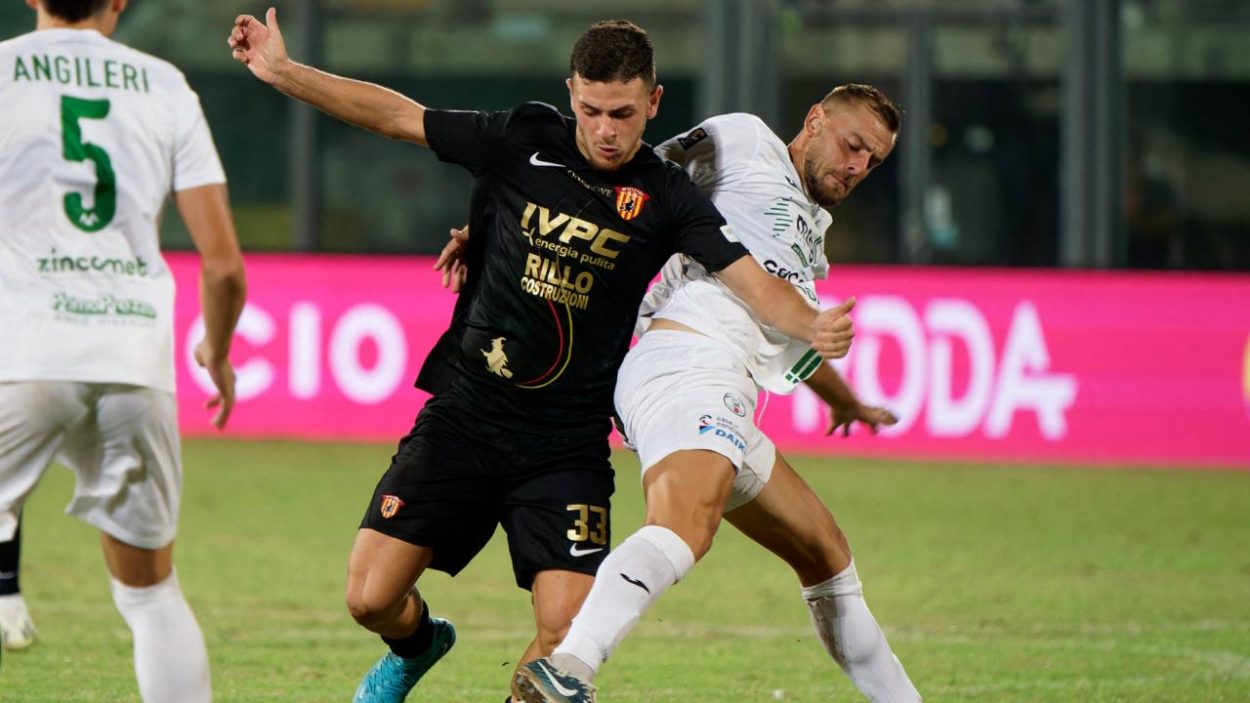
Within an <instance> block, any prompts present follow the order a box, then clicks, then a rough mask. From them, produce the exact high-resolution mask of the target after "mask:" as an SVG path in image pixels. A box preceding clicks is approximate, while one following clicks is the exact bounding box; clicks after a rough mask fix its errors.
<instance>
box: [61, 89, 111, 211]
mask: <svg viewBox="0 0 1250 703" xmlns="http://www.w3.org/2000/svg"><path fill="white" fill-rule="evenodd" d="M108 114H109V101H108V100H84V99H82V98H72V97H70V96H68V95H62V96H61V145H62V147H63V149H62V154H61V155H62V156H63V157H65V160H66V161H74V162H79V161H91V162H92V163H94V164H95V192H94V197H93V198H92V200H93V205H94V206H93V207H90V208H88V207H85V206H84V205H83V202H82V193H66V194H65V216H66V217H68V218H69V221H70V222H72V223H74V226H75V227H77V228H78V229H81V230H82V231H84V232H88V233H90V232H99V231H100V230H102V229H104V228H105V227H107V226H108V224H109V223H110V222H112V221H113V215H115V214H116V213H117V176H116V175H115V174H114V173H113V162H112V161H111V160H110V159H109V155H108V152H107V151H105V150H104V149H102V148H100V147H98V146H96V145H95V144H91V143H90V142H84V141H83V140H82V126H81V125H79V123H78V121H79V120H102V119H104V118H105V117H107V116H108Z"/></svg>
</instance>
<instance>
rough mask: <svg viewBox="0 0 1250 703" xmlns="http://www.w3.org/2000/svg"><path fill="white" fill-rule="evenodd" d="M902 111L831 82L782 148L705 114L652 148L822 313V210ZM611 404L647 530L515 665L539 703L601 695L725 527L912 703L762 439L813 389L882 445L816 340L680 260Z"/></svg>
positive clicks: (876, 152)
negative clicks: (768, 423)
mask: <svg viewBox="0 0 1250 703" xmlns="http://www.w3.org/2000/svg"><path fill="white" fill-rule="evenodd" d="M898 128H899V112H898V109H897V107H895V106H894V105H893V103H892V102H890V100H889V99H888V98H887V97H886V96H884V95H883V94H882V93H880V91H878V90H877V89H875V88H872V87H871V86H864V85H858V84H848V85H843V86H839V87H838V88H835V89H834V90H833V91H832V92H830V93H829V95H828V96H826V97H825V98H824V99H823V100H822V101H821V102H820V103H817V104H816V105H813V106H812V108H811V109H810V110H809V112H808V113H807V116H806V118H805V120H804V123H803V129H802V131H801V132H800V133H799V134H798V136H796V137H795V138H794V140H793V141H791V142H790V144H789V145H787V144H785V143H784V142H782V141H781V139H779V138H778V137H777V136H776V135H775V134H774V133H773V132H772V131H771V130H770V129H769V128H768V127H767V126H766V125H765V124H764V123H763V121H761V120H760V119H759V118H757V117H754V116H752V115H747V114H729V115H722V116H718V117H713V118H711V119H709V120H707V121H706V122H704V123H703V124H702V125H700V126H698V127H696V128H695V129H693V130H691V131H689V132H687V133H686V134H684V135H681V136H679V137H677V138H675V139H672V140H670V141H668V142H665V143H664V144H662V145H661V146H660V147H658V149H657V150H658V151H659V152H660V153H661V154H662V155H664V156H666V157H667V158H669V159H671V160H674V161H676V162H678V163H679V164H682V165H683V166H684V167H685V168H686V170H687V172H688V173H689V174H690V176H691V178H692V179H693V180H694V181H695V183H696V184H697V185H698V186H699V188H700V190H702V191H703V192H704V193H705V194H707V195H708V196H709V197H710V198H711V199H712V201H713V202H714V203H715V204H716V206H717V208H718V209H719V210H720V211H721V213H722V214H723V215H724V216H725V219H726V220H728V221H729V223H730V226H731V227H733V229H734V232H735V233H736V234H737V235H738V237H739V238H740V239H741V241H742V243H743V244H744V245H746V247H747V248H748V249H749V250H750V251H751V254H752V255H753V256H754V257H755V258H756V259H757V260H758V261H759V263H760V264H761V265H762V266H763V267H764V268H765V269H766V270H768V271H769V272H771V273H773V274H774V275H776V276H779V277H781V278H784V279H786V280H788V281H790V282H791V283H792V284H793V285H794V286H795V287H796V288H797V289H798V290H799V291H801V292H802V293H803V294H804V295H805V296H806V297H807V298H808V299H810V300H811V303H812V305H813V306H815V305H817V304H818V301H817V297H816V291H815V286H814V281H815V279H817V278H823V277H825V276H826V275H827V273H828V262H827V260H826V258H825V253H824V233H825V230H826V229H827V228H828V226H829V224H830V222H831V217H830V215H829V213H828V212H826V210H825V208H828V207H832V206H834V205H836V204H837V203H838V202H840V201H841V200H842V199H843V198H845V197H846V196H847V195H848V194H849V193H850V192H851V190H852V189H853V188H854V187H855V186H856V185H857V184H858V183H859V182H860V181H861V180H863V179H864V178H865V177H866V176H867V175H868V174H869V173H870V172H871V171H872V170H873V168H875V167H876V166H877V165H878V164H880V163H881V161H882V160H884V159H885V158H886V157H887V156H888V155H889V154H890V152H891V151H892V150H893V148H894V142H895V139H896V136H897V134H898ZM639 331H640V332H641V333H642V334H641V338H640V340H639V342H638V344H637V345H636V346H635V347H634V348H633V349H632V350H631V351H630V352H629V354H628V355H627V356H626V358H625V362H624V364H623V365H622V367H621V370H620V373H619V375H618V378H617V386H616V408H617V412H618V414H619V416H620V419H621V422H622V424H623V430H624V434H625V436H626V437H627V439H628V440H629V441H630V442H631V443H632V444H633V445H634V447H635V448H636V449H637V451H638V456H639V460H640V462H641V464H642V471H643V489H644V493H645V496H646V501H647V513H646V518H645V524H646V526H645V527H643V528H642V529H640V530H638V531H637V532H635V533H634V534H633V535H632V536H630V537H629V538H627V539H626V540H625V541H624V542H623V543H622V544H621V545H620V546H619V547H617V548H616V549H615V550H613V552H612V553H611V554H610V555H609V556H608V557H607V559H606V560H605V561H604V562H603V563H602V564H601V565H600V567H599V570H598V573H597V574H596V576H595V583H594V586H593V587H592V589H591V591H590V594H589V595H588V596H587V598H586V601H585V603H584V604H583V605H582V608H581V610H580V611H579V613H578V615H577V616H576V617H575V618H574V620H573V625H572V627H571V628H570V630H569V633H568V635H567V636H566V637H565V639H564V641H563V642H562V643H561V644H560V645H559V646H558V647H556V649H555V651H554V652H553V654H552V656H551V657H550V658H549V659H543V660H539V661H537V662H534V663H532V664H530V665H529V666H528V667H527V668H526V669H523V670H522V674H521V676H522V677H523V678H525V679H527V680H528V682H527V684H526V685H523V684H522V683H521V682H520V681H518V686H519V687H520V688H521V690H523V691H527V692H528V693H529V695H530V697H527V698H524V700H526V701H531V703H538V702H540V701H555V702H559V703H568V702H572V701H576V702H579V703H581V702H586V701H593V700H594V688H593V686H591V685H590V684H589V682H590V680H591V679H593V677H594V675H595V673H597V671H598V668H599V666H600V665H601V664H602V663H603V661H604V660H606V659H607V657H608V656H609V655H610V654H611V653H612V651H613V650H614V649H615V648H616V646H617V645H618V644H619V643H620V641H621V640H622V639H623V638H624V637H625V635H626V634H627V633H628V632H629V631H630V630H631V629H632V628H633V626H634V625H635V624H636V623H637V622H638V619H639V617H640V616H641V614H642V612H643V611H644V610H645V609H646V608H647V607H648V606H649V605H650V604H651V603H652V602H654V601H655V600H656V599H657V598H659V596H660V594H661V593H663V592H664V591H665V590H666V589H667V588H668V587H669V586H671V585H673V584H674V583H676V582H677V581H679V580H680V579H681V578H682V577H683V576H684V575H685V574H686V573H687V572H688V571H689V570H690V569H691V568H692V567H693V566H694V563H695V561H696V560H698V559H699V558H701V557H702V556H703V555H704V554H705V553H706V552H707V551H708V549H709V548H710V547H711V543H712V537H713V535H714V534H715V532H716V528H717V526H718V525H719V523H720V519H721V517H722V514H723V515H724V517H725V519H727V520H728V521H729V522H730V523H732V524H733V525H734V526H735V527H737V528H738V529H740V530H741V531H742V532H743V533H745V534H746V535H747V536H748V537H750V538H752V539H753V540H755V541H757V542H759V543H760V544H761V545H763V546H764V547H766V548H768V549H769V550H770V551H772V552H773V553H775V554H777V555H778V556H779V557H781V558H782V559H784V560H785V561H786V562H787V563H788V564H790V566H791V567H792V568H794V570H795V573H796V575H797V576H798V578H799V581H800V583H801V584H802V587H803V588H802V595H803V599H804V601H805V602H806V603H807V606H808V608H809V610H810V614H811V617H812V622H813V625H814V626H815V628H816V632H817V634H818V636H819V637H820V640H821V642H822V643H823V645H824V647H825V649H826V651H827V652H828V653H829V655H830V656H831V657H832V658H833V659H834V660H835V661H836V662H837V663H838V665H840V666H841V667H842V669H843V670H844V671H846V673H847V674H848V675H849V677H850V678H851V680H852V682H853V683H854V684H855V685H856V686H857V687H858V688H859V690H860V691H861V692H863V693H864V695H865V696H867V697H868V699H869V700H872V701H889V702H892V703H894V702H904V701H906V702H912V701H919V700H920V694H919V693H918V692H917V691H916V689H915V687H914V686H913V685H912V683H911V681H910V680H909V679H908V677H907V674H906V672H905V671H904V670H903V667H902V665H901V664H900V663H899V661H898V659H897V658H896V657H895V656H894V654H893V652H892V651H891V650H890V647H889V645H888V643H887V642H886V640H885V636H884V634H883V633H882V632H881V628H880V627H879V626H878V625H877V622H876V620H875V619H874V618H873V616H872V613H871V612H869V610H868V607H867V605H866V604H865V602H864V597H863V589H862V586H861V584H860V581H859V578H858V576H857V574H856V571H855V564H854V562H853V561H852V559H851V552H850V547H849V545H848V543H847V540H846V537H845V535H843V533H842V532H841V530H840V529H839V528H838V526H837V524H836V522H835V521H834V519H833V516H832V515H831V514H830V513H829V510H828V509H827V508H826V507H825V506H824V504H823V503H822V502H821V500H820V498H819V497H818V496H817V495H816V494H815V493H814V492H813V491H812V490H811V488H809V487H808V486H807V484H806V483H805V482H804V481H803V480H802V478H800V477H799V476H798V474H797V473H795V471H794V469H793V468H791V467H790V465H789V464H788V463H786V461H785V460H784V459H783V458H782V457H781V456H780V454H778V453H777V450H776V448H775V447H774V445H773V443H772V442H771V441H770V440H769V439H768V437H766V436H764V434H763V433H761V432H760V430H759V429H758V428H757V427H756V426H755V423H754V420H753V418H754V415H755V404H756V403H755V401H756V398H757V395H758V392H759V389H760V388H763V389H766V390H768V391H772V392H780V393H788V392H790V391H792V390H794V388H795V386H796V384H798V383H799V382H802V381H805V380H806V381H807V382H808V384H809V385H810V386H811V387H812V388H813V390H815V391H816V392H817V394H818V395H820V397H821V398H823V399H824V400H826V402H828V403H829V404H830V406H831V407H832V408H833V411H834V417H833V426H832V427H831V428H830V432H832V431H834V430H835V429H837V428H838V427H844V428H845V429H846V430H848V431H849V429H850V425H851V424H853V423H854V422H861V423H864V424H866V425H868V426H869V428H871V429H872V430H873V431H874V432H875V431H876V429H877V427H878V426H879V425H880V424H893V423H894V422H895V421H896V420H895V418H894V417H893V416H892V415H891V414H890V413H889V412H888V411H886V410H884V409H882V408H874V407H867V406H864V405H863V404H861V403H860V402H859V400H858V399H857V398H856V397H855V395H854V393H852V392H851V390H850V389H849V388H848V387H847V386H846V384H845V383H844V382H843V381H842V379H841V378H840V377H839V376H838V374H837V372H836V371H834V370H833V368H832V367H830V366H829V365H827V364H825V363H823V362H822V360H821V359H820V358H819V357H817V356H816V355H815V354H813V353H811V350H810V348H809V347H808V346H807V345H806V344H800V343H797V342H796V341H794V340H792V339H790V338H788V337H786V336H785V335H783V334H780V333H779V332H777V331H776V330H774V329H772V328H770V327H767V326H765V325H762V324H761V323H760V322H759V321H758V319H757V318H755V317H754V316H753V315H752V314H751V312H750V311H749V310H747V309H746V308H745V307H744V306H743V305H742V303H741V302H740V301H739V300H738V299H737V298H736V297H735V296H734V295H733V294H732V293H731V292H729V291H728V290H726V289H725V288H724V286H722V285H720V284H719V283H718V282H717V281H716V280H715V279H713V278H711V277H709V276H707V275H706V273H705V272H703V271H702V270H700V268H699V266H698V264H697V263H695V262H692V261H690V260H689V259H686V258H684V257H681V256H676V257H674V258H673V259H672V260H670V262H669V264H668V265H667V266H666V267H665V269H664V274H663V278H662V280H661V281H660V282H659V283H657V284H656V285H655V286H653V287H652V290H651V291H650V293H649V294H648V296H647V299H646V300H645V301H644V303H643V306H642V309H641V314H640V317H639Z"/></svg>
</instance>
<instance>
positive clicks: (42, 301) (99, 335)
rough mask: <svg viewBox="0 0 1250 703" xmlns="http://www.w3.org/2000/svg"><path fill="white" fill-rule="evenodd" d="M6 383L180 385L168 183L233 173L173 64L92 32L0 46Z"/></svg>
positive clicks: (0, 281) (0, 365)
mask: <svg viewBox="0 0 1250 703" xmlns="http://www.w3.org/2000/svg"><path fill="white" fill-rule="evenodd" d="M0 106H3V107H2V108H0V300H3V301H4V303H3V305H0V330H3V335H4V339H3V341H0V381H21V380H63V381H84V382H102V383H126V384H133V385H139V386H147V387H151V388H156V389H160V390H165V391H173V390H174V365H173V305H174V282H173V278H172V277H171V275H170V273H169V270H168V269H167V268H166V266H165V262H164V260H163V259H162V258H161V253H160V249H159V241H158V233H157V227H158V223H159V219H160V214H161V208H162V206H163V204H164V202H165V198H166V197H167V196H168V194H169V192H170V190H171V189H172V190H184V189H187V188H194V187H196V186H202V185H207V184H211V183H222V182H224V181H225V176H224V174H223V172H222V168H221V162H220V161H219V160H218V158H217V152H216V150H215V149H214V147H213V142H212V137H211V136H210V135H209V131H208V126H207V125H206V124H205V121H204V115H203V112H202V111H201V110H200V103H199V99H198V98H197V97H196V95H195V93H194V92H192V91H191V89H190V87H189V86H188V85H187V83H186V80H185V79H184V78H183V76H182V74H181V73H180V72H179V71H178V70H177V69H176V68H174V67H173V66H171V65H170V64H168V63H166V62H164V61H161V60H159V59H156V58H154V57H151V56H148V55H146V54H143V53H141V52H138V51H135V50H133V49H130V48H127V47H125V46H123V45H121V44H118V43H116V42H114V41H111V40H109V39H106V38H105V37H103V36H101V35H100V34H99V33H97V32H95V31H92V30H74V29H49V30H40V31H35V32H31V33H29V34H25V35H23V36H20V37H16V38H14V39H10V40H8V41H5V42H0Z"/></svg>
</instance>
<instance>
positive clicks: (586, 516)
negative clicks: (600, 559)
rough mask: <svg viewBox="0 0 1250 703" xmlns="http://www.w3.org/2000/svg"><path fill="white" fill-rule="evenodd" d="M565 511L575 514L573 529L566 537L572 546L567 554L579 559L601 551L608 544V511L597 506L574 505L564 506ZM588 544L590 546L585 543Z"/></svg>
mask: <svg viewBox="0 0 1250 703" xmlns="http://www.w3.org/2000/svg"><path fill="white" fill-rule="evenodd" d="M565 510H568V511H569V512H572V513H576V517H574V518H573V527H571V528H569V531H568V532H567V533H566V535H567V536H568V538H569V541H571V542H572V543H573V544H572V546H570V547H569V554H571V555H573V556H575V557H580V556H585V555H587V554H594V553H595V552H599V551H602V550H603V548H604V547H606V546H607V544H608V509H607V508H602V507H600V506H598V505H586V504H585V503H574V504H572V505H568V506H565ZM586 542H589V543H590V545H593V546H590V545H586V544H585V543H586Z"/></svg>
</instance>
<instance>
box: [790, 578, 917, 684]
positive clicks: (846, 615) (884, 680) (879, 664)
mask: <svg viewBox="0 0 1250 703" xmlns="http://www.w3.org/2000/svg"><path fill="white" fill-rule="evenodd" d="M803 600H805V601H807V608H808V610H809V611H810V612H811V615H812V624H813V625H815V626H816V634H817V635H819V636H820V641H821V643H822V644H824V646H825V651H826V652H828V653H829V656H831V657H833V660H834V661H836V662H837V663H838V666H841V667H842V670H843V671H845V672H846V674H847V676H849V677H851V682H852V683H854V684H855V686H856V687H857V688H858V689H859V690H860V692H862V693H863V694H864V695H865V696H867V697H868V700H870V701H873V703H915V702H916V701H919V700H920V693H918V692H917V691H916V687H915V686H913V685H912V683H911V680H910V679H908V678H907V672H905V671H903V665H902V664H901V663H899V660H898V657H896V656H894V652H892V651H890V645H889V643H887V642H886V641H885V633H883V632H881V627H880V626H879V625H877V621H876V619H875V618H873V617H872V613H871V612H869V610H868V604H867V603H865V602H864V587H863V585H862V584H860V582H859V575H858V574H857V573H855V562H854V561H852V562H851V564H850V566H848V567H846V568H845V569H843V570H842V572H841V573H839V574H838V575H837V576H834V577H833V578H831V579H829V580H828V581H825V582H824V583H820V584H816V585H815V586H808V587H806V588H804V589H803Z"/></svg>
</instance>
